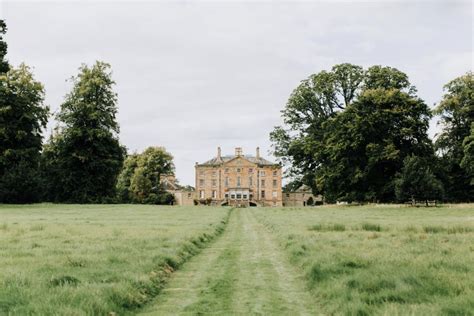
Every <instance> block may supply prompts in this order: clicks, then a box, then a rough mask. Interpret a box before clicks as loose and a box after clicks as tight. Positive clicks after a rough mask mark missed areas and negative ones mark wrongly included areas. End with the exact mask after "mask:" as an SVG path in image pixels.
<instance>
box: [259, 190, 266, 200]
mask: <svg viewBox="0 0 474 316" xmlns="http://www.w3.org/2000/svg"><path fill="white" fill-rule="evenodd" d="M260 196H261V197H262V199H264V198H265V190H262V192H261V194H260Z"/></svg>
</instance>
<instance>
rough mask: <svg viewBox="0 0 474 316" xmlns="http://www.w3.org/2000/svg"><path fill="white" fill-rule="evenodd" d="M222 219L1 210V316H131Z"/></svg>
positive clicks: (219, 212) (153, 212)
mask: <svg viewBox="0 0 474 316" xmlns="http://www.w3.org/2000/svg"><path fill="white" fill-rule="evenodd" d="M227 217H228V210H227V209H224V208H198V207H158V206H142V205H48V204H43V205H31V206H8V205H3V206H2V205H0V315H1V314H15V315H26V314H41V315H83V314H101V315H105V314H107V313H109V312H112V311H113V312H116V313H118V314H124V313H127V312H133V311H135V310H136V308H138V307H141V306H142V305H143V304H145V303H147V302H148V301H150V300H151V299H152V298H153V297H154V296H156V294H157V292H158V291H159V290H160V289H161V288H162V287H163V285H164V280H166V279H167V277H168V275H169V274H170V272H171V271H173V270H174V269H175V268H177V267H178V266H179V265H181V264H182V263H183V262H184V261H185V260H186V259H188V258H189V257H191V256H192V255H194V254H196V253H197V252H198V251H199V248H201V247H203V246H204V245H205V244H206V243H207V242H208V241H210V240H211V239H212V238H213V237H214V236H215V235H217V234H218V233H219V232H220V231H222V229H223V227H224V225H223V224H224V222H225V221H226V219H227Z"/></svg>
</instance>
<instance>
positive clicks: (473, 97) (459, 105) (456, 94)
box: [436, 72, 474, 201]
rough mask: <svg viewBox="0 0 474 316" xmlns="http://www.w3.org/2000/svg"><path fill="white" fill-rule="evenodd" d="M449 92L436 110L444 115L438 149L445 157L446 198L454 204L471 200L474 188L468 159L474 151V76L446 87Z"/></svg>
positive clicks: (458, 80)
mask: <svg viewBox="0 0 474 316" xmlns="http://www.w3.org/2000/svg"><path fill="white" fill-rule="evenodd" d="M445 90H446V93H445V95H444V96H443V99H442V101H441V102H440V104H439V105H438V107H437V109H436V113H437V114H439V115H440V116H441V126H442V131H441V133H440V134H439V135H438V138H437V140H436V148H437V149H438V152H439V153H440V155H441V157H442V162H443V166H444V172H445V178H446V179H445V182H446V183H445V188H446V198H447V199H449V200H453V201H470V200H472V198H473V196H474V185H473V184H472V183H471V179H472V175H470V174H469V172H466V171H469V170H472V166H471V164H470V163H469V161H470V160H469V158H466V160H464V163H463V159H464V156H465V150H467V152H468V155H469V152H470V149H469V148H470V146H471V142H470V137H471V125H472V124H473V123H474V74H473V73H472V72H468V73H467V74H465V75H463V76H461V77H458V78H456V79H454V80H452V81H451V82H449V83H448V84H447V85H446V86H445Z"/></svg>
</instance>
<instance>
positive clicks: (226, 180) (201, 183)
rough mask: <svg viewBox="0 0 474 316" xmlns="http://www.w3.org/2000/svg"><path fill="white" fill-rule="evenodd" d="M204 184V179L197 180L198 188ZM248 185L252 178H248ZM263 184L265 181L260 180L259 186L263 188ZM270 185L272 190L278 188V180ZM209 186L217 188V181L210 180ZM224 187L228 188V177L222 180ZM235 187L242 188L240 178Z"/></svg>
mask: <svg viewBox="0 0 474 316" xmlns="http://www.w3.org/2000/svg"><path fill="white" fill-rule="evenodd" d="M205 184H206V182H205V180H204V179H199V186H200V187H203V186H204V185H205ZM248 184H249V187H251V186H253V178H252V177H250V178H249V181H248ZM265 184H266V182H265V179H261V180H260V186H262V187H264V186H265ZM272 184H273V187H274V188H276V187H278V180H276V179H273V182H272ZM211 185H212V187H213V188H215V187H217V180H216V179H212V180H211ZM224 186H225V187H228V186H229V177H225V179H224ZM236 186H237V187H241V186H242V182H241V179H240V177H237V183H236Z"/></svg>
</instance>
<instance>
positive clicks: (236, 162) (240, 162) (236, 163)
mask: <svg viewBox="0 0 474 316" xmlns="http://www.w3.org/2000/svg"><path fill="white" fill-rule="evenodd" d="M224 166H226V167H241V166H256V164H255V163H253V162H251V161H249V160H247V159H246V158H245V157H235V158H233V159H231V160H229V161H226V162H225V163H224Z"/></svg>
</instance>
